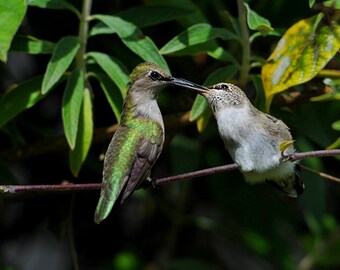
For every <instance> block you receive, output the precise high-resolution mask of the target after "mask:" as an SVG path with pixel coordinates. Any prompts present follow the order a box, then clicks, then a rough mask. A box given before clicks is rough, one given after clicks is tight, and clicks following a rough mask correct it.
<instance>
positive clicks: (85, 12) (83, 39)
mask: <svg viewBox="0 0 340 270" xmlns="http://www.w3.org/2000/svg"><path fill="white" fill-rule="evenodd" d="M91 7H92V0H83V9H82V13H81V17H80V24H79V33H78V37H79V43H80V48H79V51H78V53H77V57H76V65H77V67H78V68H79V69H81V70H82V71H83V74H84V75H85V74H86V61H85V60H86V59H85V56H86V44H87V37H88V30H89V18H90V15H91ZM84 78H85V76H84Z"/></svg>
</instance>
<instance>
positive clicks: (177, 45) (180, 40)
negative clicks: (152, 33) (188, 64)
mask: <svg viewBox="0 0 340 270" xmlns="http://www.w3.org/2000/svg"><path fill="white" fill-rule="evenodd" d="M216 38H221V39H223V40H228V39H236V38H238V37H237V36H236V35H235V34H234V33H232V32H230V31H228V30H226V29H224V28H217V27H212V26H211V25H210V24H206V23H199V24H196V25H193V26H191V27H189V28H188V29H186V30H185V31H183V32H182V33H180V34H179V35H178V36H175V37H174V38H173V39H172V40H170V41H169V42H168V43H167V44H165V45H164V47H163V48H162V49H161V50H160V53H161V54H171V53H174V52H177V51H180V50H183V49H185V48H187V47H190V46H193V45H197V44H201V43H205V42H207V41H209V40H212V39H216Z"/></svg>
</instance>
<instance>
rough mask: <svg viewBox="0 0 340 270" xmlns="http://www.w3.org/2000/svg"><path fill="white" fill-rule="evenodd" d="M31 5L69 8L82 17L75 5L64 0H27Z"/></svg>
mask: <svg viewBox="0 0 340 270" xmlns="http://www.w3.org/2000/svg"><path fill="white" fill-rule="evenodd" d="M26 4H27V5H29V6H34V7H39V8H49V9H68V10H70V11H72V12H73V13H75V14H76V15H77V16H78V18H80V12H79V11H78V9H76V8H75V7H74V6H73V5H71V4H70V3H68V2H67V1H63V0H26Z"/></svg>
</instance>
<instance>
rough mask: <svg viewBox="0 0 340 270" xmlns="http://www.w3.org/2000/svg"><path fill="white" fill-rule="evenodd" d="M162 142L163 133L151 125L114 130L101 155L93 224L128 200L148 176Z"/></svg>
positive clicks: (123, 127) (137, 125) (124, 126)
mask: <svg viewBox="0 0 340 270" xmlns="http://www.w3.org/2000/svg"><path fill="white" fill-rule="evenodd" d="M163 142H164V130H163V129H162V127H161V126H160V125H159V124H158V123H156V122H153V121H143V122H142V123H138V124H132V125H129V126H126V125H121V126H120V127H119V128H118V130H117V131H116V133H115V135H114V137H113V138H112V140H111V143H110V145H109V147H108V150H107V152H106V154H105V160H104V170H103V181H102V189H101V194H100V198H99V202H98V205H97V208H96V212H95V222H96V223H100V222H101V221H102V220H103V219H105V218H106V217H107V216H108V214H109V213H110V211H111V209H112V207H113V205H114V204H115V203H118V204H122V203H123V202H124V201H125V200H126V199H127V198H128V197H130V195H131V194H132V192H133V191H134V190H135V189H136V188H137V187H138V185H139V183H140V182H141V181H142V180H143V179H144V178H145V177H146V176H147V175H148V173H149V172H150V170H151V167H152V166H153V164H154V163H155V161H156V160H157V158H158V156H159V155H160V153H161V150H162V146H163Z"/></svg>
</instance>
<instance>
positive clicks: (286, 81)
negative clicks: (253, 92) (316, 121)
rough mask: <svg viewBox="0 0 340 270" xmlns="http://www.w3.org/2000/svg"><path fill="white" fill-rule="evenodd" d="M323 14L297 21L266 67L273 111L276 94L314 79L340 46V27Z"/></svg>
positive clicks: (267, 87)
mask: <svg viewBox="0 0 340 270" xmlns="http://www.w3.org/2000/svg"><path fill="white" fill-rule="evenodd" d="M322 16H323V14H319V15H316V16H313V17H311V18H308V19H304V20H301V21H299V22H298V23H296V24H294V25H293V26H292V27H290V28H289V29H288V31H287V32H286V33H285V34H284V36H283V37H282V38H281V40H280V41H279V43H278V44H277V46H276V48H275V50H274V52H273V53H272V54H271V56H270V57H269V58H268V60H267V62H266V63H265V64H264V65H263V67H262V72H261V74H262V81H263V85H264V89H265V94H266V98H267V105H266V107H267V111H268V110H269V107H270V103H271V100H272V98H273V95H275V94H277V93H280V92H282V91H284V90H286V89H287V88H289V87H291V86H294V85H297V84H301V83H304V82H306V81H309V80H310V79H312V78H313V77H314V76H315V75H316V74H317V73H318V72H319V71H320V70H321V69H322V68H323V67H324V66H325V65H326V64H327V63H328V61H329V60H330V59H331V58H332V57H333V56H334V54H335V53H336V52H337V51H338V50H339V48H340V40H339V39H338V38H337V36H339V35H340V27H339V26H338V25H335V24H334V25H332V26H329V25H327V24H324V23H323V21H322Z"/></svg>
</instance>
